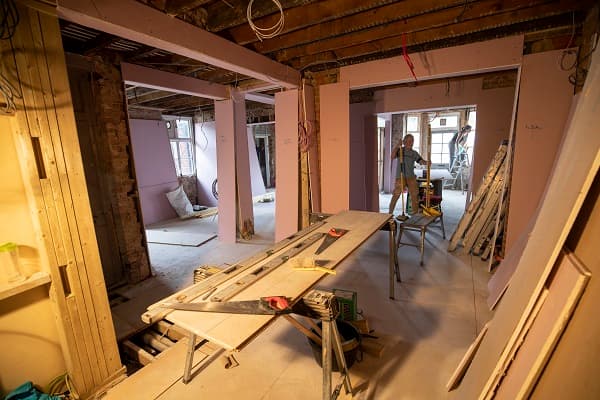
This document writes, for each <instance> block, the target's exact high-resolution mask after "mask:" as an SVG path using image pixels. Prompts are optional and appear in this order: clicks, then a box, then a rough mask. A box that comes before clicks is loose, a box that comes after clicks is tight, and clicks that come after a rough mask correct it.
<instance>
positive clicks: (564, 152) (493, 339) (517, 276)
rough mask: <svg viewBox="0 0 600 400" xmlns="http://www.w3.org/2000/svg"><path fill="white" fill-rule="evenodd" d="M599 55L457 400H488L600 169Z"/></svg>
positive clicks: (594, 56) (598, 54) (594, 61)
mask: <svg viewBox="0 0 600 400" xmlns="http://www.w3.org/2000/svg"><path fill="white" fill-rule="evenodd" d="M599 91H600V52H595V53H594V55H593V60H592V65H591V67H590V71H589V74H588V76H587V80H586V84H585V86H584V88H583V91H582V93H581V101H580V103H579V105H578V106H577V109H576V110H575V112H574V115H573V119H572V121H571V124H570V126H569V127H568V131H567V134H566V136H565V138H564V142H563V144H562V147H561V151H560V153H559V156H558V159H557V161H556V163H555V167H554V171H553V173H552V176H551V178H550V180H549V183H548V186H547V188H546V192H545V195H544V199H543V201H542V203H541V205H540V211H539V214H538V217H537V220H536V222H535V225H534V227H533V230H532V232H531V236H530V239H529V241H528V242H527V245H526V246H525V249H524V251H523V255H522V257H521V260H520V262H519V264H518V267H517V269H516V271H515V273H514V275H513V278H512V280H511V285H510V286H509V287H508V289H507V291H506V293H505V294H504V298H503V300H502V302H501V303H500V304H499V305H498V309H497V310H496V313H495V315H494V318H493V319H492V321H491V323H490V329H489V332H488V334H487V335H486V337H485V338H484V339H483V342H482V343H481V347H480V348H479V351H478V352H477V354H476V355H475V358H474V359H473V363H472V364H471V368H470V369H469V371H467V374H466V375H465V377H464V379H463V381H462V383H461V385H460V386H459V387H458V389H457V390H456V392H455V396H456V397H455V398H457V399H476V398H479V397H480V396H485V394H486V393H488V391H489V389H490V385H491V384H492V383H493V382H494V381H495V377H496V375H497V374H499V373H501V372H500V370H499V368H500V367H501V365H502V364H503V363H504V361H505V360H506V358H507V356H508V353H507V351H508V350H509V349H510V348H512V346H513V343H514V342H515V340H516V339H517V337H518V336H519V334H520V332H521V330H522V328H523V325H524V324H525V322H526V321H527V319H528V316H529V314H530V312H531V310H532V308H533V307H534V305H535V302H536V299H537V298H538V296H539V294H540V293H541V291H542V289H543V286H544V283H545V282H546V279H547V278H548V275H549V273H550V271H551V269H552V266H553V265H554V262H555V261H556V258H557V257H558V254H559V252H560V249H561V248H562V246H563V244H564V241H565V239H566V237H567V235H568V234H569V231H570V230H571V227H572V225H573V222H574V221H575V218H576V217H577V214H578V212H579V210H580V208H581V205H582V203H583V200H584V199H585V196H586V194H587V192H588V190H589V188H590V186H591V184H592V181H593V179H594V176H595V175H596V173H597V172H598V167H599V166H600V135H598V132H597V126H598V125H599V124H600V112H598V110H599V108H600V98H599V97H598V96H597V94H598V92H599Z"/></svg>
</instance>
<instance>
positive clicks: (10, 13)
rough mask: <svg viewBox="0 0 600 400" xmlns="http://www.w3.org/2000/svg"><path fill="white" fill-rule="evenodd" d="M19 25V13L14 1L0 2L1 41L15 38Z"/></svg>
mask: <svg viewBox="0 0 600 400" xmlns="http://www.w3.org/2000/svg"><path fill="white" fill-rule="evenodd" d="M18 24H19V11H18V10H17V6H16V5H15V2H14V0H2V1H0V39H1V40H6V39H10V38H12V37H13V35H14V34H15V30H16V29H17V25H18Z"/></svg>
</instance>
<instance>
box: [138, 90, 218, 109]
mask: <svg viewBox="0 0 600 400" xmlns="http://www.w3.org/2000/svg"><path fill="white" fill-rule="evenodd" d="M212 103H213V100H211V99H204V98H201V97H193V96H186V95H182V94H178V95H176V96H174V97H173V98H171V99H169V100H157V101H153V102H151V103H147V104H144V106H146V107H159V108H164V109H175V108H181V107H188V108H191V107H199V106H203V105H207V104H212Z"/></svg>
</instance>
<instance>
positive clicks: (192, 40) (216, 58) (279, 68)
mask: <svg viewBox="0 0 600 400" xmlns="http://www.w3.org/2000/svg"><path fill="white" fill-rule="evenodd" d="M57 3H58V6H57V11H58V14H59V16H60V17H61V18H64V19H66V20H69V21H72V22H76V23H78V24H81V25H84V26H87V27H90V28H94V29H97V30H100V31H103V32H107V33H111V34H113V35H117V36H120V37H122V38H125V39H129V40H133V41H136V42H138V43H142V44H145V45H148V46H152V47H156V48H159V49H163V50H165V51H169V52H172V53H175V54H179V55H182V56H185V57H189V58H192V59H194V60H198V61H202V62H206V63H208V64H211V65H214V66H216V67H220V68H224V69H227V70H230V71H235V72H238V73H240V74H244V75H248V76H251V77H254V78H257V79H261V80H264V81H274V82H277V83H278V84H279V85H281V86H283V87H286V88H295V87H298V84H299V82H300V73H299V72H298V71H296V70H294V69H292V68H290V67H288V66H286V65H283V64H280V63H277V62H275V61H273V60H271V59H269V58H267V57H265V56H263V55H260V54H258V53H255V52H253V51H251V50H248V49H246V48H244V47H242V46H239V45H237V44H235V43H232V42H230V41H228V40H226V39H223V38H222V37H220V36H217V35H214V34H212V33H209V32H207V31H205V30H202V29H200V28H198V27H195V26H193V25H191V24H188V23H186V22H184V21H180V20H178V19H176V18H171V17H169V16H168V15H166V14H164V13H162V12H160V11H158V10H155V9H152V8H151V7H148V6H146V5H144V4H141V3H139V2H137V1H134V0H103V1H101V2H95V1H93V0H85V1H82V0H59V1H58V2H57Z"/></svg>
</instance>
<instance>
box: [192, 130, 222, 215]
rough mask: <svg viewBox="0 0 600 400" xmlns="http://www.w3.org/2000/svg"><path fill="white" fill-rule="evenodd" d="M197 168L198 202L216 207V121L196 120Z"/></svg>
mask: <svg viewBox="0 0 600 400" xmlns="http://www.w3.org/2000/svg"><path fill="white" fill-rule="evenodd" d="M194 132H195V136H196V137H195V139H196V170H197V171H198V172H197V176H198V180H197V185H198V202H199V203H200V204H201V205H205V206H211V207H214V206H216V205H217V199H215V197H214V196H213V194H212V184H213V181H214V180H215V179H217V138H216V137H217V136H216V129H215V122H214V121H210V122H196V123H195V124H194Z"/></svg>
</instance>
